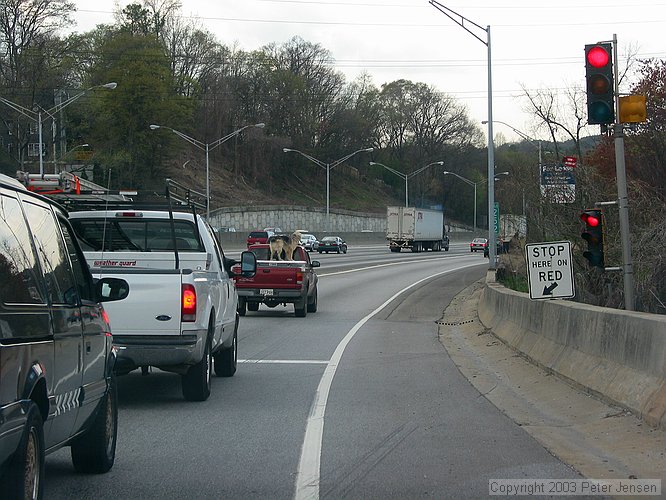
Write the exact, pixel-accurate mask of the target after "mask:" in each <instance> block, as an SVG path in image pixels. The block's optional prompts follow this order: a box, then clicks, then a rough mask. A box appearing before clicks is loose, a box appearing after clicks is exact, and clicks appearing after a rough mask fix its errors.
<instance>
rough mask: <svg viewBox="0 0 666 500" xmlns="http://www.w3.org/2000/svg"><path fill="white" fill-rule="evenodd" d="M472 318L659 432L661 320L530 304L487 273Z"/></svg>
mask: <svg viewBox="0 0 666 500" xmlns="http://www.w3.org/2000/svg"><path fill="white" fill-rule="evenodd" d="M479 319H480V320H481V322H482V323H483V324H484V326H486V327H487V328H489V329H491V330H492V331H493V333H494V334H495V335H496V336H497V337H498V338H499V339H500V340H502V341H503V342H505V343H506V344H508V345H509V346H511V347H512V348H514V349H515V350H517V351H519V352H520V353H522V354H523V355H524V356H525V357H527V358H528V359H530V360H531V361H532V362H534V363H536V364H537V365H539V366H541V367H542V368H544V369H546V370H547V371H551V372H554V373H556V374H558V375H560V376H561V377H563V378H564V379H566V380H568V381H569V382H571V383H573V384H574V385H576V386H578V387H579V388H582V389H584V390H586V391H588V392H589V393H591V394H593V395H595V396H597V397H599V398H601V399H604V400H606V401H608V402H611V403H614V404H617V405H619V406H622V407H624V408H626V409H628V410H630V411H631V412H633V413H634V414H636V415H638V416H640V418H642V419H643V420H644V421H645V422H646V423H647V424H649V425H651V426H653V427H659V428H661V429H665V430H666V316H660V315H655V314H648V313H640V312H633V311H624V310H618V309H610V308H604V307H597V306H591V305H587V304H580V303H578V302H572V301H566V300H549V301H533V300H530V298H529V295H528V294H526V293H520V292H516V291H513V290H509V289H507V288H505V287H504V286H502V285H500V284H499V283H496V282H495V277H494V273H493V272H491V271H489V273H488V277H487V279H486V287H485V289H484V290H483V293H482V296H481V298H480V300H479Z"/></svg>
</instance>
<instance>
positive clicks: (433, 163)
mask: <svg viewBox="0 0 666 500" xmlns="http://www.w3.org/2000/svg"><path fill="white" fill-rule="evenodd" d="M370 165H379V166H380V167H384V168H385V169H386V170H388V171H389V172H393V173H394V174H395V175H397V176H398V177H400V178H402V179H404V180H405V208H406V207H408V206H409V195H408V192H409V191H408V189H407V188H408V186H407V180H408V179H410V178H411V177H414V176H415V175H416V174H420V173H421V172H423V171H424V170H425V169H426V168H428V167H432V166H433V165H444V162H443V161H435V162H432V163H428V164H427V165H426V166H425V167H421V168H419V169H418V170H415V171H414V172H410V173H409V174H404V173H402V172H400V171H398V170H396V169H394V168H391V167H387V166H386V165H384V164H383V163H378V162H376V161H371V162H370Z"/></svg>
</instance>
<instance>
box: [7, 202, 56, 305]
mask: <svg viewBox="0 0 666 500" xmlns="http://www.w3.org/2000/svg"><path fill="white" fill-rule="evenodd" d="M0 242H1V244H0V283H2V285H3V286H1V287H0V300H2V302H3V303H5V304H44V303H46V300H45V299H44V296H43V291H42V290H40V287H39V285H38V283H39V281H38V279H37V274H36V267H37V261H36V259H35V255H34V253H33V251H32V245H31V244H30V235H29V234H28V230H27V228H26V225H25V220H24V219H23V212H22V211H21V207H20V205H19V202H18V200H16V199H15V198H10V197H8V196H1V197H0Z"/></svg>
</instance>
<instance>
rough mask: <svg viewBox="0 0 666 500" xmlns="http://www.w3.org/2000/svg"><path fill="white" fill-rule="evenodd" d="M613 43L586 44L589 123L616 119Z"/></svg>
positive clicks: (601, 122) (602, 122)
mask: <svg viewBox="0 0 666 500" xmlns="http://www.w3.org/2000/svg"><path fill="white" fill-rule="evenodd" d="M612 48H613V45H612V44H610V43H595V44H590V45H586V46H585V82H586V88H587V123H588V124H590V125H595V124H600V125H608V124H611V123H613V122H614V121H615V88H614V86H615V85H614V81H615V78H614V73H613V50H612Z"/></svg>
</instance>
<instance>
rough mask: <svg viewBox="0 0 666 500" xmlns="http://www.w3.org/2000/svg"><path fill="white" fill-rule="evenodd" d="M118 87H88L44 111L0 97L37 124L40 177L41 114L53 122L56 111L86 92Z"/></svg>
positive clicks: (42, 170)
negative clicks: (25, 106) (44, 114)
mask: <svg viewBox="0 0 666 500" xmlns="http://www.w3.org/2000/svg"><path fill="white" fill-rule="evenodd" d="M117 86H118V84H117V83H116V82H109V83H104V84H102V85H93V86H92V87H89V88H87V89H85V90H83V91H82V92H79V93H78V94H76V95H74V96H72V97H70V98H69V99H65V100H64V101H62V102H61V103H59V104H56V105H55V106H53V107H52V108H50V109H48V110H45V109H42V108H41V107H40V106H38V105H35V108H36V110H35V109H28V108H24V107H23V106H20V105H18V104H16V103H14V102H11V101H10V100H8V99H5V98H4V97H0V102H2V103H3V104H6V105H7V106H9V107H10V108H12V109H13V110H14V111H17V112H19V113H20V114H22V115H23V116H26V117H27V118H30V119H31V120H34V121H35V122H37V129H38V135H39V175H40V177H42V178H44V156H43V154H42V144H43V142H42V112H44V113H46V114H47V115H48V116H50V117H51V118H52V119H53V120H55V117H54V116H53V114H54V113H57V112H58V111H60V110H62V109H63V108H64V107H66V106H69V105H70V104H71V103H73V102H74V101H76V100H77V99H78V98H79V97H81V96H82V95H84V94H85V93H86V92H89V91H90V90H93V89H98V88H104V89H109V90H113V89H115V88H116V87H117ZM54 162H55V153H54Z"/></svg>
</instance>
